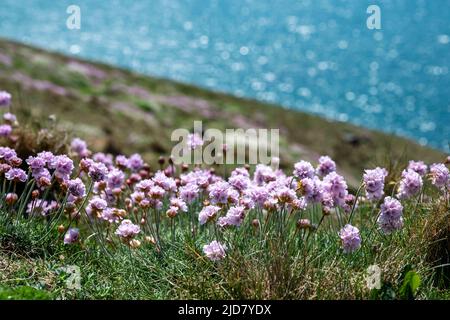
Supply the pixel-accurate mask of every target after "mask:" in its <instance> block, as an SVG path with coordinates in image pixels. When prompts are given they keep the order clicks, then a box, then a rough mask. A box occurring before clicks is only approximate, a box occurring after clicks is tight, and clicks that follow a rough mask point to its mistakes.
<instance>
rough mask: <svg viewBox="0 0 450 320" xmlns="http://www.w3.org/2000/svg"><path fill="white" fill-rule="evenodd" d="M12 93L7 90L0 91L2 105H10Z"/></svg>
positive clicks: (0, 105)
mask: <svg viewBox="0 0 450 320" xmlns="http://www.w3.org/2000/svg"><path fill="white" fill-rule="evenodd" d="M10 104H11V95H10V94H9V93H8V92H6V91H0V107H9V105H10Z"/></svg>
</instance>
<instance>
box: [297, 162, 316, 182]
mask: <svg viewBox="0 0 450 320" xmlns="http://www.w3.org/2000/svg"><path fill="white" fill-rule="evenodd" d="M293 174H294V176H295V177H297V178H299V179H304V178H312V177H313V176H314V167H313V166H312V164H311V163H309V162H307V161H303V160H302V161H300V162H297V163H296V164H294V172H293Z"/></svg>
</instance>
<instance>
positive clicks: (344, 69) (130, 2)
mask: <svg viewBox="0 0 450 320" xmlns="http://www.w3.org/2000/svg"><path fill="white" fill-rule="evenodd" d="M72 4H75V5H78V6H79V7H80V9H81V28H80V29H79V30H70V29H68V28H67V26H66V20H67V18H68V16H69V14H68V13H67V12H66V9H67V7H68V6H69V5H72ZM371 4H376V5H378V6H379V7H380V10H381V29H379V30H371V29H369V28H368V27H367V25H366V20H367V18H368V17H369V15H370V14H368V13H367V12H366V9H367V7H368V6H369V5H371ZM0 5H1V9H0V36H2V37H6V38H11V39H15V40H19V41H23V42H27V43H31V44H34V45H37V46H40V47H43V48H48V49H52V50H58V51H61V52H64V53H68V54H72V55H78V56H80V57H83V58H89V59H94V60H98V61H103V62H107V63H112V64H115V65H119V66H121V67H126V68H129V69H132V70H135V71H138V72H142V73H146V74H149V75H156V76H160V77H166V78H170V79H175V80H179V81H183V82H188V83H193V84H197V85H200V86H203V87H207V88H211V89H214V90H218V91H225V92H230V93H233V94H236V95H239V96H246V97H252V98H257V99H260V100H264V101H269V102H273V103H278V104H281V105H283V106H286V107H291V108H296V109H300V110H303V111H307V112H311V113H315V114H319V115H321V116H325V117H327V118H331V119H336V120H339V121H348V122H351V123H355V124H358V125H362V126H365V127H370V128H376V129H379V130H383V131H385V132H392V133H396V134H399V135H403V136H407V137H411V138H413V139H415V140H416V141H418V142H420V143H422V144H428V145H430V146H433V147H436V148H440V149H442V150H447V151H448V150H449V136H450V126H449V123H450V91H449V85H450V75H449V65H450V3H449V2H448V1H447V0H432V1H425V0H392V1H387V0H386V1H380V0H377V1H375V0H372V1H365V0H347V1H344V0H302V1H300V0H298V1H294V0H289V1H288V0H274V1H262V0H191V1H187V0H186V1H182V0H151V1H150V0H148V1H139V0H115V1H95V0H70V1H66V0H58V1H55V0H39V1H31V0H20V1H17V0H1V3H0ZM300 128H301V123H299V129H300Z"/></svg>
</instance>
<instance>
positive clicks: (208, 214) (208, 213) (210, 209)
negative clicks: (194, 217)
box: [198, 206, 220, 224]
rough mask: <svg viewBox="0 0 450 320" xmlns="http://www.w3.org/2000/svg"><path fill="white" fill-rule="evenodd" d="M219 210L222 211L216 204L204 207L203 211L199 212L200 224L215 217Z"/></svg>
mask: <svg viewBox="0 0 450 320" xmlns="http://www.w3.org/2000/svg"><path fill="white" fill-rule="evenodd" d="M219 211H220V207H216V206H207V207H204V208H203V209H202V211H200V213H199V214H198V221H199V222H200V224H205V223H206V222H208V221H209V220H212V219H214V217H215V216H216V214H217V212H219Z"/></svg>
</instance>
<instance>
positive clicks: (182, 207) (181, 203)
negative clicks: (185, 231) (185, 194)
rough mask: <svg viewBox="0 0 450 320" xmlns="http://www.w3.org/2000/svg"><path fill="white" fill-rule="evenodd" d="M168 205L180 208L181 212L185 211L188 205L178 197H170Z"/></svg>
mask: <svg viewBox="0 0 450 320" xmlns="http://www.w3.org/2000/svg"><path fill="white" fill-rule="evenodd" d="M170 206H171V207H176V208H178V209H179V210H181V211H183V212H187V211H188V207H187V205H186V202H184V201H183V200H182V199H180V198H172V199H170Z"/></svg>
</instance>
